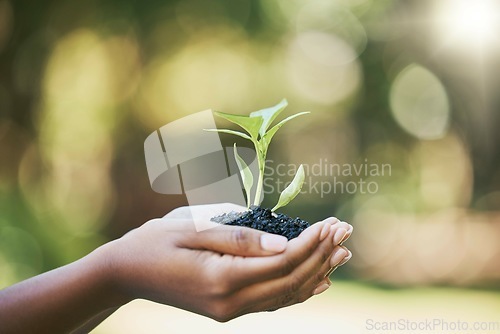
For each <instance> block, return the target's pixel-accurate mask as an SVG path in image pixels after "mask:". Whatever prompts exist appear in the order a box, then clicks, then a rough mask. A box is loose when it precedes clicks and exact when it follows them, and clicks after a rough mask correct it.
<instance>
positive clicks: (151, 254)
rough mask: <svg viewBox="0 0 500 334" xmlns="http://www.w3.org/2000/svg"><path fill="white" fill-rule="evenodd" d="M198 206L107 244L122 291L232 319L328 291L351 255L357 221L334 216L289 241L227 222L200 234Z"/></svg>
mask: <svg viewBox="0 0 500 334" xmlns="http://www.w3.org/2000/svg"><path fill="white" fill-rule="evenodd" d="M191 209H192V207H191V208H189V207H183V208H179V209H176V210H174V211H172V212H170V213H169V214H167V215H166V216H165V217H163V218H161V219H155V220H151V221H149V222H147V223H146V224H144V225H142V226H141V227H139V228H137V229H135V230H133V231H131V232H129V233H127V234H126V235H125V236H123V237H122V238H120V239H118V240H115V241H113V242H111V243H108V244H106V245H104V246H103V247H102V249H101V250H100V251H101V252H105V254H106V255H105V258H106V263H107V266H108V268H109V270H110V272H111V273H112V274H111V277H112V280H113V286H115V287H116V288H117V289H118V290H119V295H120V296H125V298H126V300H132V299H135V298H144V299H149V300H152V301H155V302H159V303H163V304H167V305H171V306H175V307H178V308H182V309H185V310H188V311H191V312H195V313H198V314H202V315H205V316H208V317H210V318H213V319H215V320H217V321H228V320H231V319H233V318H235V317H238V316H240V315H243V314H246V313H252V312H259V311H268V310H275V309H278V308H281V307H285V306H289V305H293V304H296V303H300V302H303V301H305V300H307V299H309V298H310V297H311V296H313V295H315V294H318V293H321V292H323V291H325V290H326V289H327V288H328V287H329V286H330V280H329V278H328V275H329V274H330V273H331V271H332V270H333V269H334V268H336V267H337V266H339V265H342V264H344V263H345V262H347V260H349V259H350V257H351V252H350V251H349V250H348V249H347V248H345V247H344V246H341V244H342V242H344V241H345V240H346V239H347V238H348V237H349V236H350V235H351V233H352V226H351V225H349V224H347V223H345V222H341V221H339V220H338V219H336V218H333V217H331V218H327V219H325V220H324V221H322V222H318V223H316V224H314V225H312V226H311V227H309V228H308V229H306V230H305V231H304V232H302V234H301V235H300V236H299V237H298V238H295V239H293V240H290V241H287V240H286V238H285V237H281V236H277V235H272V234H268V233H264V232H261V231H257V230H253V229H249V228H244V227H236V226H227V225H221V226H219V227H215V228H212V229H208V230H204V231H201V232H197V231H196V230H195V226H194V224H193V221H192V219H191V215H190V212H191V211H190V210H191ZM196 209H197V210H198V213H199V212H201V213H203V214H205V215H206V216H207V217H212V216H214V215H216V213H217V212H221V211H226V212H229V211H232V210H235V211H240V210H241V207H239V206H236V205H232V204H215V205H204V206H199V207H196Z"/></svg>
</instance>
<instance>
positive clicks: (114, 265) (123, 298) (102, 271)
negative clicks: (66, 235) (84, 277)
mask: <svg viewBox="0 0 500 334" xmlns="http://www.w3.org/2000/svg"><path fill="white" fill-rule="evenodd" d="M117 242H118V240H113V241H111V242H108V243H106V244H104V245H102V246H101V247H99V248H97V249H96V250H94V251H93V252H92V253H90V254H89V255H88V260H89V261H90V266H91V267H92V268H93V270H94V272H95V275H96V277H97V279H98V281H99V285H100V290H102V293H103V295H102V296H103V303H104V304H105V305H106V306H107V308H108V307H120V306H122V305H124V304H127V303H128V302H130V301H132V300H133V299H134V298H133V297H132V296H131V295H130V294H129V293H128V292H127V289H125V288H124V285H125V284H124V282H122V279H121V275H120V272H121V271H122V270H121V269H122V268H120V264H119V261H117V255H118V254H117V253H118V247H117V245H116V244H117Z"/></svg>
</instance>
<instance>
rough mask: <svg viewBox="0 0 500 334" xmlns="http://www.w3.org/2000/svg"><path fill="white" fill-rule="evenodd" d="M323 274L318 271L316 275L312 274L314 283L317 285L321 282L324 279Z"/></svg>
mask: <svg viewBox="0 0 500 334" xmlns="http://www.w3.org/2000/svg"><path fill="white" fill-rule="evenodd" d="M325 274H326V273H325V272H323V271H322V270H320V271H318V272H317V273H315V274H314V283H315V284H319V283H320V282H321V281H323V280H324V279H325Z"/></svg>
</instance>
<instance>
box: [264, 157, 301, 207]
mask: <svg viewBox="0 0 500 334" xmlns="http://www.w3.org/2000/svg"><path fill="white" fill-rule="evenodd" d="M304 180H305V174H304V167H303V166H302V165H300V166H299V169H297V174H295V176H294V178H293V180H292V182H291V183H290V184H289V185H288V187H286V188H285V190H283V192H282V193H281V194H280V198H279V200H278V203H277V204H276V205H275V206H274V208H272V210H271V211H276V209H278V208H281V207H283V206H285V205H287V204H288V203H290V201H291V200H292V199H294V198H295V196H297V195H298V194H299V193H300V189H302V185H303V184H304Z"/></svg>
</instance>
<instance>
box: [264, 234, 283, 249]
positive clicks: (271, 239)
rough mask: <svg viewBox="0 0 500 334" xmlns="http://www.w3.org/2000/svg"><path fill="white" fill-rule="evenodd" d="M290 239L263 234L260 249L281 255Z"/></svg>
mask: <svg viewBox="0 0 500 334" xmlns="http://www.w3.org/2000/svg"><path fill="white" fill-rule="evenodd" d="M287 243H288V239H287V238H285V237H284V236H281V235H276V234H263V235H261V236H260V247H262V249H263V250H266V251H270V252H276V253H281V252H282V251H284V250H285V248H286V245H287Z"/></svg>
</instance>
